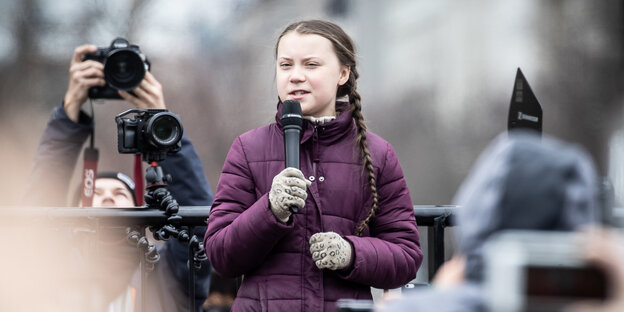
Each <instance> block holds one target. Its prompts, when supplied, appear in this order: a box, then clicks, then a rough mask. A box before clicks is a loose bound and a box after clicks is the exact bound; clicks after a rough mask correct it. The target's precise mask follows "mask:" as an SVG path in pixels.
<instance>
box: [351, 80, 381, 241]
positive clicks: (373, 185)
mask: <svg viewBox="0 0 624 312" xmlns="http://www.w3.org/2000/svg"><path fill="white" fill-rule="evenodd" d="M356 76H357V73H356ZM349 103H350V104H351V116H353V120H355V124H356V126H357V131H358V134H357V138H356V143H357V145H358V146H359V147H360V150H361V152H362V165H363V166H364V169H366V171H368V184H369V185H370V189H371V194H372V196H373V203H372V205H371V209H370V211H369V212H368V216H366V219H364V220H363V221H362V222H361V223H360V225H359V226H358V227H357V229H356V230H355V235H357V236H361V235H362V232H363V231H364V229H365V228H366V227H367V226H368V223H369V222H370V220H371V219H372V218H373V217H374V216H375V211H376V210H377V207H378V206H379V195H378V194H377V179H376V178H375V171H374V170H373V159H372V157H371V154H370V151H369V150H368V143H367V142H366V124H365V123H364V116H363V115H362V105H361V104H360V94H359V93H358V92H357V90H356V89H355V79H354V80H353V86H352V88H351V93H350V94H349Z"/></svg>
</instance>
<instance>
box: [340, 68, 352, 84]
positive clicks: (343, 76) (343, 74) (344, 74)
mask: <svg viewBox="0 0 624 312" xmlns="http://www.w3.org/2000/svg"><path fill="white" fill-rule="evenodd" d="M350 74H351V67H349V66H343V67H342V69H340V78H338V85H339V86H342V85H344V84H345V83H347V81H349V75H350Z"/></svg>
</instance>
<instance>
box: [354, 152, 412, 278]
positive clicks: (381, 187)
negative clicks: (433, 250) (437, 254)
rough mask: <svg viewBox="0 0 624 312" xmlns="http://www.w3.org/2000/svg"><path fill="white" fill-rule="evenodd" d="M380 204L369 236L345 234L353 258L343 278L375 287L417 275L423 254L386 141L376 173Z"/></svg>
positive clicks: (404, 187)
mask: <svg viewBox="0 0 624 312" xmlns="http://www.w3.org/2000/svg"><path fill="white" fill-rule="evenodd" d="M377 191H378V195H379V208H378V210H377V213H376V215H375V217H374V220H373V221H372V222H371V224H370V225H369V226H370V235H371V236H370V237H358V236H347V237H346V239H347V240H349V241H350V242H351V244H352V245H353V247H354V254H355V259H354V262H353V267H352V269H351V270H350V271H349V272H344V273H345V274H344V275H343V278H345V279H347V280H351V281H355V282H358V283H362V284H366V285H371V286H373V287H376V288H385V289H390V288H397V287H400V286H402V285H404V284H406V283H408V282H409V281H411V280H413V279H414V278H415V277H416V272H417V271H418V268H419V267H420V264H421V263H422V259H423V254H422V251H421V250H420V240H419V236H418V229H417V226H416V219H415V217H414V210H413V205H412V201H411V198H410V195H409V190H408V188H407V184H406V182H405V179H404V177H403V171H402V169H401V165H400V164H399V161H398V158H397V156H396V153H395V152H394V149H393V148H392V146H391V145H390V144H387V149H386V157H385V162H384V163H383V164H382V166H380V171H379V175H378V177H377Z"/></svg>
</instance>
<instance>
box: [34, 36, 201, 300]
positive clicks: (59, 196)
mask: <svg viewBox="0 0 624 312" xmlns="http://www.w3.org/2000/svg"><path fill="white" fill-rule="evenodd" d="M97 50H98V48H97V47H96V46H94V45H83V46H79V47H78V48H76V50H75V52H74V55H73V59H72V61H71V65H70V69H69V73H70V77H69V86H68V89H67V92H66V94H65V98H64V102H63V104H62V105H61V106H58V107H56V108H55V109H54V111H53V113H52V116H51V119H50V120H49V122H48V124H47V127H46V129H45V132H44V134H43V137H42V139H41V142H40V144H39V147H38V149H37V153H36V156H35V161H34V167H33V170H32V172H31V175H30V178H29V184H28V187H27V192H26V194H27V200H26V202H27V203H29V204H31V205H43V206H65V205H66V200H65V199H66V198H67V194H68V192H69V188H70V187H69V185H68V183H67V182H68V181H70V179H71V176H72V172H73V170H74V166H75V164H76V162H77V160H78V156H79V154H80V151H81V148H82V146H83V144H84V142H85V141H86V140H87V138H88V137H89V134H90V133H91V132H92V129H93V127H94V124H93V119H92V118H91V117H89V116H88V115H86V114H85V113H84V112H82V111H81V107H82V105H83V104H84V103H85V102H86V101H87V98H88V96H89V89H90V88H91V87H96V86H99V87H102V86H104V85H106V81H105V77H104V65H103V64H102V63H100V62H98V61H96V60H90V59H89V60H85V61H83V59H84V56H85V55H86V54H88V53H94V52H96V51H97ZM133 92H134V94H135V95H136V96H134V95H131V94H129V93H128V92H124V91H119V92H118V93H119V95H120V96H121V97H122V98H123V99H125V100H126V101H128V102H130V103H131V104H133V105H134V106H135V107H137V108H141V109H145V108H154V109H165V101H164V97H163V92H162V87H161V85H160V83H159V82H158V81H157V80H156V79H155V78H154V76H153V75H152V74H151V73H150V72H149V71H146V73H145V78H144V79H143V80H142V81H141V83H140V85H139V86H138V87H136V88H135V89H134V90H133ZM181 142H182V149H181V150H180V151H179V152H178V153H177V154H174V155H171V156H169V157H168V158H167V159H166V160H164V161H162V162H160V163H159V164H160V165H161V166H162V168H163V170H164V171H165V173H170V174H171V175H172V176H173V179H172V182H171V183H170V184H169V186H168V190H169V191H170V192H171V195H172V196H173V197H174V198H175V199H176V200H177V201H178V203H179V204H180V205H181V206H207V205H210V204H211V203H212V193H211V191H210V186H209V184H208V181H207V180H206V178H205V176H204V173H203V172H204V171H203V166H202V164H201V162H200V160H199V157H198V155H197V153H196V152H195V149H194V148H193V146H192V144H191V142H190V141H189V139H188V138H187V137H186V136H183V137H182V141H181ZM119 177H123V175H114V174H113V175H111V174H106V175H104V176H99V177H98V178H97V179H96V180H95V194H94V200H93V206H116V207H128V206H135V205H136V202H135V201H134V199H133V198H128V194H130V193H132V192H131V190H132V188H133V184H132V181H131V179H124V178H119ZM124 180H130V181H124ZM122 182H128V183H122ZM131 195H132V194H131ZM129 204H130V205H129ZM70 205H71V206H75V205H77V202H72V203H70ZM115 230H116V231H117V232H116V233H112V236H111V237H108V236H107V239H109V241H106V242H102V241H101V240H100V241H98V244H97V248H101V249H103V250H104V252H100V253H98V254H99V255H100V256H102V258H106V257H108V258H111V262H116V264H117V268H118V267H124V270H123V271H124V272H123V273H120V272H119V271H111V272H109V273H110V274H112V275H109V276H105V274H106V272H104V273H102V275H103V276H104V277H105V278H104V279H108V280H112V279H115V281H114V282H111V283H110V284H114V286H112V287H109V288H108V290H107V293H106V294H105V298H107V299H112V298H114V297H115V296H117V295H119V294H121V293H122V292H123V291H124V290H125V288H126V287H127V285H128V282H129V280H130V277H131V276H132V274H133V273H134V271H136V268H137V266H138V263H139V262H138V253H139V251H138V249H137V248H136V247H134V246H131V245H129V244H128V243H127V242H125V241H124V240H121V241H115V240H114V239H116V238H119V237H121V236H125V234H126V233H125V232H124V229H108V231H109V232H112V231H115ZM204 231H205V228H203V229H196V233H198V234H200V235H201V233H203V232H204ZM94 236H97V235H94ZM201 236H203V235H201ZM99 237H100V236H98V238H99ZM200 239H201V237H200ZM113 241H115V242H119V244H121V245H118V246H117V247H116V248H112V249H114V250H113V251H114V252H119V253H120V254H107V252H106V251H108V250H110V249H111V247H110V246H111V242H113ZM159 253H160V256H161V258H160V261H159V262H158V263H157V264H156V266H155V269H154V272H151V273H150V274H149V276H148V280H147V282H146V287H147V289H146V296H147V300H146V302H147V307H146V311H161V310H162V311H188V299H187V297H188V285H187V277H188V267H187V257H188V244H186V243H180V242H178V241H177V239H174V238H172V239H169V240H167V241H166V242H165V244H164V246H162V248H161V249H160V250H159ZM85 260H86V259H85ZM89 260H90V259H89ZM97 260H102V261H106V259H97ZM209 274H210V266H209V265H208V263H203V265H202V269H201V270H199V271H198V272H196V283H195V284H196V285H195V289H196V304H195V306H196V307H198V309H199V307H201V303H202V302H203V301H204V300H205V298H206V296H207V292H208V285H207V284H208V282H209ZM111 276H114V277H115V278H111ZM119 277H121V278H119ZM104 279H102V281H103V282H105V283H107V281H105V280H104Z"/></svg>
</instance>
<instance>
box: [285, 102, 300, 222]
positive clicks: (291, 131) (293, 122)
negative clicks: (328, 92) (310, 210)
mask: <svg viewBox="0 0 624 312" xmlns="http://www.w3.org/2000/svg"><path fill="white" fill-rule="evenodd" d="M302 124H303V120H302V117H301V104H299V101H295V100H286V101H284V102H283V103H282V130H283V131H284V154H285V159H286V168H288V167H293V168H297V169H300V168H299V144H300V133H301V125H302ZM290 210H291V211H292V212H293V213H297V212H298V210H299V209H298V208H297V207H296V206H291V207H290Z"/></svg>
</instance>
